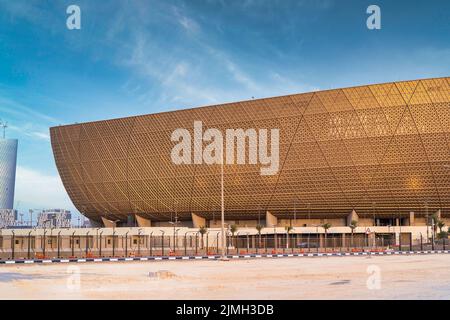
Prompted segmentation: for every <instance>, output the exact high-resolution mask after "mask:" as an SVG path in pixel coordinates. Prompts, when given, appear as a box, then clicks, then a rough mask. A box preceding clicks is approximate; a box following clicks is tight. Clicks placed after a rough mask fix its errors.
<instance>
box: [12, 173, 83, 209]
mask: <svg viewBox="0 0 450 320" xmlns="http://www.w3.org/2000/svg"><path fill="white" fill-rule="evenodd" d="M15 202H16V206H17V207H18V209H19V210H20V211H27V210H28V209H30V208H37V209H40V208H64V209H69V210H72V211H74V210H75V208H74V206H73V204H72V202H71V200H70V198H69V196H68V195H67V193H66V190H65V188H64V186H63V184H62V181H61V179H60V178H59V176H58V175H48V174H44V173H42V172H40V171H37V170H35V169H31V168H27V167H23V166H18V167H17V173H16V192H15Z"/></svg>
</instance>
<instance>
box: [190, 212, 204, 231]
mask: <svg viewBox="0 0 450 320" xmlns="http://www.w3.org/2000/svg"><path fill="white" fill-rule="evenodd" d="M191 216H192V224H193V225H194V228H200V227H206V219H205V218H203V217H200V216H199V215H196V214H195V213H191Z"/></svg>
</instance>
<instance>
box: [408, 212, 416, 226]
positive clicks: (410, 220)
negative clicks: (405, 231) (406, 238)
mask: <svg viewBox="0 0 450 320" xmlns="http://www.w3.org/2000/svg"><path fill="white" fill-rule="evenodd" d="M409 225H410V226H414V225H415V223H414V211H410V212H409Z"/></svg>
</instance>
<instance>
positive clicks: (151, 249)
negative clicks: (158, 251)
mask: <svg viewBox="0 0 450 320" xmlns="http://www.w3.org/2000/svg"><path fill="white" fill-rule="evenodd" d="M148 242H149V245H150V257H151V256H152V254H153V231H152V232H150V235H149V236H148Z"/></svg>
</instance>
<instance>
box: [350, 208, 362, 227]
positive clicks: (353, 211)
mask: <svg viewBox="0 0 450 320" xmlns="http://www.w3.org/2000/svg"><path fill="white" fill-rule="evenodd" d="M353 220H354V221H356V222H358V220H359V216H358V214H357V213H356V211H355V210H352V212H350V213H349V215H348V216H347V226H350V224H351V223H352V221H353Z"/></svg>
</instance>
